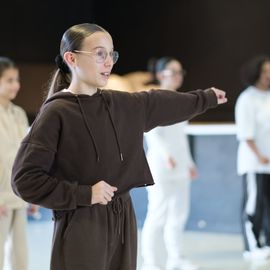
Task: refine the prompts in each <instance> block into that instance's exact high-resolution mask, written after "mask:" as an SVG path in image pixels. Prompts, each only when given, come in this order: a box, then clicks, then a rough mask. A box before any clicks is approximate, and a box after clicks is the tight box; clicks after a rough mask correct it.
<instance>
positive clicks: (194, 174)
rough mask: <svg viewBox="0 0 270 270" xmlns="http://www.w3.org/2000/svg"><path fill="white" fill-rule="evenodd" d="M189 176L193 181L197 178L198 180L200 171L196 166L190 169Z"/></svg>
mask: <svg viewBox="0 0 270 270" xmlns="http://www.w3.org/2000/svg"><path fill="white" fill-rule="evenodd" d="M189 175H190V177H191V179H192V180H195V179H196V178H198V171H197V168H196V167H195V166H193V167H190V168H189Z"/></svg>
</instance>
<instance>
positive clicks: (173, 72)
mask: <svg viewBox="0 0 270 270" xmlns="http://www.w3.org/2000/svg"><path fill="white" fill-rule="evenodd" d="M158 79H159V81H160V84H161V86H162V87H165V88H167V89H169V90H174V91H175V90H177V89H178V88H180V87H181V86H182V84H183V80H184V70H183V67H182V65H181V64H180V63H179V62H178V61H176V60H173V61H171V62H169V63H168V64H167V65H166V67H165V69H164V70H162V71H161V72H159V73H158Z"/></svg>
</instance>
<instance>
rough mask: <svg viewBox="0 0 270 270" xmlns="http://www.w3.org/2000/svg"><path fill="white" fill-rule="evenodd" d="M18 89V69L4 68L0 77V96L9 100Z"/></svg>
mask: <svg viewBox="0 0 270 270" xmlns="http://www.w3.org/2000/svg"><path fill="white" fill-rule="evenodd" d="M19 89H20V82H19V71H18V69H16V68H9V69H6V70H5V71H4V72H3V73H2V76H1V77H0V98H2V99H4V100H7V101H11V100H13V99H14V98H15V97H16V96H17V93H18V91H19Z"/></svg>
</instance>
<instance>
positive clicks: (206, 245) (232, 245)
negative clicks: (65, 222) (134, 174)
mask: <svg viewBox="0 0 270 270" xmlns="http://www.w3.org/2000/svg"><path fill="white" fill-rule="evenodd" d="M52 225H53V224H52V222H51V221H32V222H29V226H28V239H29V255H30V256H29V257H30V258H29V261H30V266H29V270H48V269H49V258H50V246H51V238H52ZM184 242H185V253H186V255H187V257H188V258H190V259H192V260H193V261H194V262H196V263H197V264H198V265H200V266H201V269H202V270H269V269H270V261H268V262H267V261H266V262H257V263H250V262H247V261H244V260H243V258H242V253H241V250H242V240H241V236H240V235H239V234H220V233H218V234H217V233H206V232H203V233H202V232H191V231H188V232H186V234H185V238H184ZM139 246H140V231H139ZM138 253H139V255H138V270H140V265H141V263H142V259H141V256H140V249H139V252H138ZM160 253H161V254H162V255H161V257H162V259H163V260H165V255H164V252H163V250H162V249H161V250H160ZM4 270H9V267H5V269H4Z"/></svg>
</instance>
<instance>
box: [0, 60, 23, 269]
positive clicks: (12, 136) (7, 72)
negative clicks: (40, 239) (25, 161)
mask: <svg viewBox="0 0 270 270" xmlns="http://www.w3.org/2000/svg"><path fill="white" fill-rule="evenodd" d="M19 89H20V81H19V70H18V67H17V66H16V65H15V64H14V62H13V61H12V60H10V59H9V58H6V57H0V141H1V143H0V270H2V269H3V267H4V257H6V258H8V257H9V258H10V265H11V269H12V270H27V241H26V217H27V215H26V206H27V205H26V203H25V202H24V201H23V200H22V199H21V198H18V197H17V196H15V194H14V192H13V191H12V189H11V170H12V164H13V162H14V160H15V156H16V153H17V151H18V149H19V146H20V143H21V140H22V139H23V137H24V136H25V135H26V132H27V129H28V121H27V117H26V113H25V112H24V110H23V109H22V108H20V107H19V106H17V105H15V104H13V103H12V100H13V99H14V98H15V97H16V96H17V93H18V91H19ZM8 239H9V240H10V241H9V242H10V245H9V250H8V251H9V254H8V256H5V253H4V250H5V243H6V242H7V240H8Z"/></svg>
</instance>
